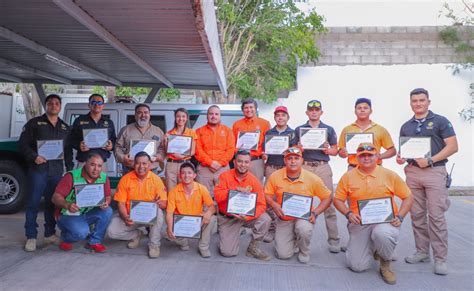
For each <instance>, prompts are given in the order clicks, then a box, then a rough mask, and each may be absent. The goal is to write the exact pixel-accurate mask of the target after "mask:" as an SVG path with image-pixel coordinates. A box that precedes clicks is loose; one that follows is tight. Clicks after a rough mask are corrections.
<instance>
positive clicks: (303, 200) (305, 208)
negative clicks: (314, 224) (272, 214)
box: [281, 192, 313, 220]
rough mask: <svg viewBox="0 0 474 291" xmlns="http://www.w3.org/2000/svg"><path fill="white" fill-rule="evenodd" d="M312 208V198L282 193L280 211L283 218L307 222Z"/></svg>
mask: <svg viewBox="0 0 474 291" xmlns="http://www.w3.org/2000/svg"><path fill="white" fill-rule="evenodd" d="M312 206H313V197H311V196H304V195H300V194H293V193H288V192H283V200H282V202H281V209H282V210H283V213H284V214H285V216H290V217H294V218H298V219H304V220H309V218H310V217H311V207H312Z"/></svg>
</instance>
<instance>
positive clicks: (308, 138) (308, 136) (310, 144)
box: [299, 127, 328, 150]
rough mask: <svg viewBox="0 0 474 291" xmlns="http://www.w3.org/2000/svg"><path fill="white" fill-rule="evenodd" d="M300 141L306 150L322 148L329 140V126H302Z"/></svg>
mask: <svg viewBox="0 0 474 291" xmlns="http://www.w3.org/2000/svg"><path fill="white" fill-rule="evenodd" d="M299 134H300V143H301V145H302V146H303V149H305V150H322V149H324V143H325V142H326V141H327V140H328V130H327V128H311V127H302V128H300V132H299Z"/></svg>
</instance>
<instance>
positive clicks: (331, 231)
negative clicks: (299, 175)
mask: <svg viewBox="0 0 474 291" xmlns="http://www.w3.org/2000/svg"><path fill="white" fill-rule="evenodd" d="M303 169H305V170H307V171H310V172H311V173H313V174H316V175H317V176H318V177H319V178H321V179H322V180H323V183H324V185H325V186H326V187H327V188H328V189H329V190H330V191H331V199H332V198H334V186H333V183H332V170H331V166H329V164H323V165H319V166H317V167H315V166H308V165H303ZM324 221H325V222H326V230H327V232H328V243H329V244H330V245H336V246H337V245H339V231H338V229H337V216H336V209H335V208H334V205H333V204H332V203H331V205H330V206H329V207H328V209H326V211H324Z"/></svg>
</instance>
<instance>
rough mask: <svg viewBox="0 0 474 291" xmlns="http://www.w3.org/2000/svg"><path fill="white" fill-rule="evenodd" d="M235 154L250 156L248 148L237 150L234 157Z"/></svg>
mask: <svg viewBox="0 0 474 291" xmlns="http://www.w3.org/2000/svg"><path fill="white" fill-rule="evenodd" d="M237 156H249V157H250V151H249V150H238V151H237V152H236V153H235V155H234V159H236V158H237Z"/></svg>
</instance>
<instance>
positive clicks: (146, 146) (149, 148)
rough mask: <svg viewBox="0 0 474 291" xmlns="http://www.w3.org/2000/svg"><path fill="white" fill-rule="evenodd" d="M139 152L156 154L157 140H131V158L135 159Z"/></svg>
mask: <svg viewBox="0 0 474 291" xmlns="http://www.w3.org/2000/svg"><path fill="white" fill-rule="evenodd" d="M139 152H146V153H147V154H148V155H150V156H154V155H156V141H154V140H147V139H137V140H131V141H130V153H129V155H130V159H132V160H133V159H134V158H135V155H136V154H138V153H139Z"/></svg>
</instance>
